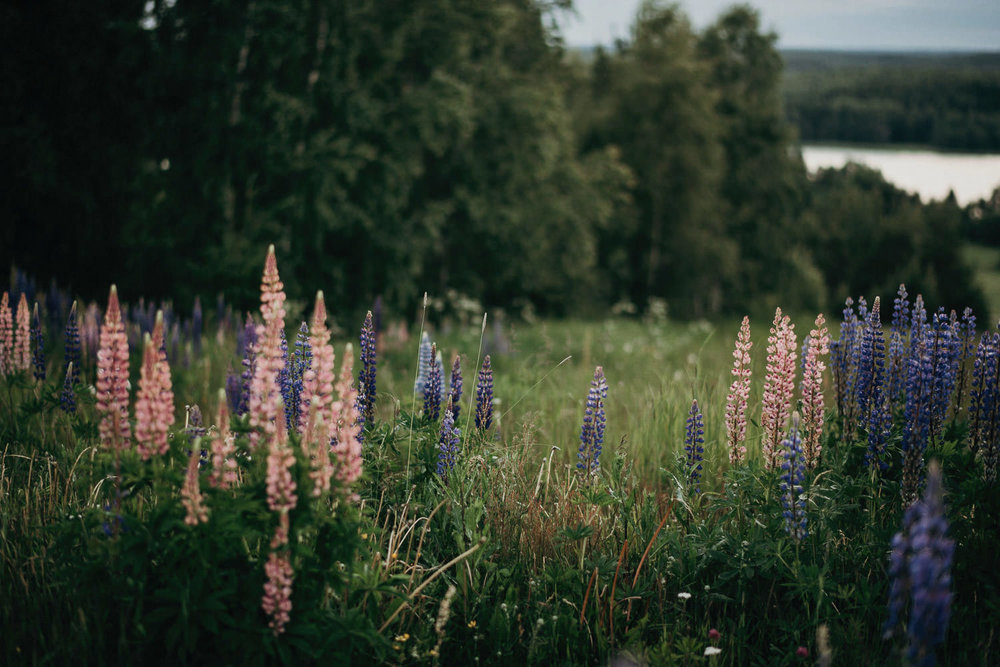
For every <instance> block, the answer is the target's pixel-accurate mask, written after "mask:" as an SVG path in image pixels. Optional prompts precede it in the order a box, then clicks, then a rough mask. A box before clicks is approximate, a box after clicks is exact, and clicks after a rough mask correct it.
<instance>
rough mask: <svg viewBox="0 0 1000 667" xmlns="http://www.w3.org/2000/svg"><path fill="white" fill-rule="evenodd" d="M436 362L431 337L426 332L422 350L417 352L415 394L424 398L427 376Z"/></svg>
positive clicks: (421, 344) (422, 337) (421, 337)
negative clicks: (432, 364)
mask: <svg viewBox="0 0 1000 667" xmlns="http://www.w3.org/2000/svg"><path fill="white" fill-rule="evenodd" d="M433 361H434V354H433V353H432V352H431V337H430V335H429V334H428V333H427V332H426V331H425V332H424V333H423V335H421V336H420V348H419V350H418V351H417V379H416V380H414V382H413V393H414V394H420V395H421V396H423V393H424V384H425V383H426V382H427V374H428V373H429V372H430V370H431V363H433Z"/></svg>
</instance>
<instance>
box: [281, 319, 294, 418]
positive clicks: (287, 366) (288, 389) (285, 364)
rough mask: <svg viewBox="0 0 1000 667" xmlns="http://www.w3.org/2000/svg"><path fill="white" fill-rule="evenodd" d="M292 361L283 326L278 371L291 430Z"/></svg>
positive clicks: (282, 398) (282, 400) (286, 415)
mask: <svg viewBox="0 0 1000 667" xmlns="http://www.w3.org/2000/svg"><path fill="white" fill-rule="evenodd" d="M293 363H294V362H292V361H291V360H290V359H289V358H288V338H287V337H286V336H285V328H284V327H282V328H281V370H279V371H278V386H279V387H280V388H281V402H282V403H284V404H285V423H286V424H287V425H288V427H289V432H291V427H292V423H291V421H290V420H289V413H290V412H291V409H292V406H291V398H292V373H293V371H292V367H291V366H292V364H293ZM296 407H298V406H296Z"/></svg>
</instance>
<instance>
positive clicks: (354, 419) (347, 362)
mask: <svg viewBox="0 0 1000 667" xmlns="http://www.w3.org/2000/svg"><path fill="white" fill-rule="evenodd" d="M353 366H354V346H353V345H351V344H350V343H348V344H347V345H346V346H345V348H344V358H343V360H342V361H341V362H340V376H339V377H338V378H337V386H336V389H337V401H336V402H335V403H334V404H333V422H332V432H331V434H330V435H331V437H332V446H333V453H334V455H335V456H336V457H337V480H338V481H339V482H340V483H341V484H342V485H343V487H344V488H345V489H347V488H348V487H349V486H350V485H351V484H353V483H354V482H356V481H357V480H358V478H360V477H361V422H360V414H359V413H358V392H357V390H355V388H354V368H353Z"/></svg>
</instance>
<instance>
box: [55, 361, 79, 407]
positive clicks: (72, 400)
mask: <svg viewBox="0 0 1000 667" xmlns="http://www.w3.org/2000/svg"><path fill="white" fill-rule="evenodd" d="M59 407H61V408H62V410H63V412H66V413H68V414H71V415H72V414H76V396H75V395H74V394H73V362H72V361H71V362H69V366H68V367H67V368H66V379H65V380H64V381H63V388H62V391H61V392H59Z"/></svg>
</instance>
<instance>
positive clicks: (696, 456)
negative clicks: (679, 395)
mask: <svg viewBox="0 0 1000 667" xmlns="http://www.w3.org/2000/svg"><path fill="white" fill-rule="evenodd" d="M704 436H705V425H704V422H703V420H702V416H701V410H699V409H698V400H697V399H695V400H692V401H691V410H689V411H688V418H687V425H686V428H685V433H684V452H685V457H684V467H685V470H686V471H687V479H686V482H687V486H688V489H689V490H690V492H691V493H695V494H697V493H701V468H702V461H703V460H704V457H705V437H704Z"/></svg>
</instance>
